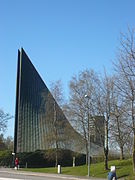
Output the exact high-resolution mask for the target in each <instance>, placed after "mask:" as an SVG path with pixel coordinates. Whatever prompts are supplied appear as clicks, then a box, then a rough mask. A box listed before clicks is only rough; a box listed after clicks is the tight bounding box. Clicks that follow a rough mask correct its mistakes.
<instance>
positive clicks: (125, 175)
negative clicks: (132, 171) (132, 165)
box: [118, 174, 129, 179]
mask: <svg viewBox="0 0 135 180" xmlns="http://www.w3.org/2000/svg"><path fill="white" fill-rule="evenodd" d="M127 176H129V174H124V175H122V176H119V177H118V179H119V178H124V177H127Z"/></svg>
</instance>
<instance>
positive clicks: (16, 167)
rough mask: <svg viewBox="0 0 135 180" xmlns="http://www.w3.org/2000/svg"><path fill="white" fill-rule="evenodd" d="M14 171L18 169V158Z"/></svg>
mask: <svg viewBox="0 0 135 180" xmlns="http://www.w3.org/2000/svg"><path fill="white" fill-rule="evenodd" d="M15 169H18V158H16V159H15Z"/></svg>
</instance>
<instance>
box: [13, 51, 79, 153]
mask: <svg viewBox="0 0 135 180" xmlns="http://www.w3.org/2000/svg"><path fill="white" fill-rule="evenodd" d="M56 141H57V144H58V146H59V148H64V149H70V150H74V151H76V149H77V151H78V148H80V149H81V147H83V145H81V144H83V139H82V137H81V136H80V135H79V134H78V133H77V132H76V131H75V130H74V129H73V128H72V126H71V125H70V123H69V122H68V120H67V119H66V117H65V116H64V114H63V112H62V110H61V109H60V107H59V106H58V104H57V102H56V101H55V99H54V98H53V96H52V95H51V93H50V91H49V90H48V88H47V87H46V85H45V83H44V82H43V80H42V79H41V77H40V75H39V74H38V72H37V71H36V69H35V67H34V66H33V64H32V63H31V61H30V59H29V58H28V56H27V55H26V53H25V51H24V50H23V49H21V51H19V50H18V54H17V80H16V107H15V132H14V152H15V153H17V152H33V151H35V150H45V149H51V148H55V144H56ZM78 146H79V147H78Z"/></svg>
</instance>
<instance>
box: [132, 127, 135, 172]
mask: <svg viewBox="0 0 135 180" xmlns="http://www.w3.org/2000/svg"><path fill="white" fill-rule="evenodd" d="M132 163H133V172H135V130H134V138H133V152H132Z"/></svg>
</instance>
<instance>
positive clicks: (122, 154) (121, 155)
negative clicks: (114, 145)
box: [120, 146, 124, 160]
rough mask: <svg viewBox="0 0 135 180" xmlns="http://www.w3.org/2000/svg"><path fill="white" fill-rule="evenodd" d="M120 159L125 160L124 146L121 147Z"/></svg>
mask: <svg viewBox="0 0 135 180" xmlns="http://www.w3.org/2000/svg"><path fill="white" fill-rule="evenodd" d="M120 159H121V160H123V159H124V152H123V146H120Z"/></svg>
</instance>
